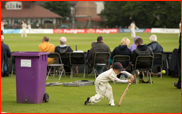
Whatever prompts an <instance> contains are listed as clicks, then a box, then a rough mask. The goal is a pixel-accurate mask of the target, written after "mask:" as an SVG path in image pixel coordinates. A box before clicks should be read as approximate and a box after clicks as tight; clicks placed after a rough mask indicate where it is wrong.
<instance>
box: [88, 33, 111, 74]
mask: <svg viewBox="0 0 182 114" xmlns="http://www.w3.org/2000/svg"><path fill="white" fill-rule="evenodd" d="M96 52H111V50H110V48H109V47H108V46H107V45H106V44H104V38H103V37H102V36H99V37H98V38H97V43H95V45H94V46H93V47H92V48H91V49H90V51H89V54H88V60H89V64H90V65H91V66H93V63H94V56H95V53H96ZM96 61H99V62H100V63H107V61H108V60H107V59H102V60H97V59H96ZM107 64H108V63H107ZM95 67H96V70H97V75H99V74H101V73H102V72H103V69H104V67H98V66H95Z"/></svg>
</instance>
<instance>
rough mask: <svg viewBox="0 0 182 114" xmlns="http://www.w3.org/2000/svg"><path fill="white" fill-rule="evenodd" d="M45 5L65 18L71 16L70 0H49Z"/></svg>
mask: <svg viewBox="0 0 182 114" xmlns="http://www.w3.org/2000/svg"><path fill="white" fill-rule="evenodd" d="M44 7H45V8H46V9H49V10H50V11H52V12H54V13H56V14H58V15H60V16H62V17H63V18H66V17H69V16H70V11H71V10H70V8H69V2H68V1H48V2H45V5H44Z"/></svg>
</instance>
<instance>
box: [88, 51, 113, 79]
mask: <svg viewBox="0 0 182 114" xmlns="http://www.w3.org/2000/svg"><path fill="white" fill-rule="evenodd" d="M110 55H111V54H110V52H97V53H95V56H94V63H93V66H92V72H91V73H90V75H91V74H94V75H95V78H96V72H97V71H96V69H95V66H101V67H102V66H104V67H106V68H107V69H108V68H109V66H110V64H109V61H110ZM103 59H107V61H102V60H103ZM90 75H89V76H90Z"/></svg>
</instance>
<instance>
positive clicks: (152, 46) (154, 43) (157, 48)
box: [147, 35, 163, 77]
mask: <svg viewBox="0 0 182 114" xmlns="http://www.w3.org/2000/svg"><path fill="white" fill-rule="evenodd" d="M150 41H151V43H149V44H148V45H147V46H148V47H149V48H150V49H151V50H152V51H153V53H161V54H163V48H162V46H161V45H160V44H158V43H157V36H156V35H151V36H150ZM153 64H154V65H160V64H161V59H154V63H153ZM157 72H158V77H161V68H160V66H158V67H157Z"/></svg>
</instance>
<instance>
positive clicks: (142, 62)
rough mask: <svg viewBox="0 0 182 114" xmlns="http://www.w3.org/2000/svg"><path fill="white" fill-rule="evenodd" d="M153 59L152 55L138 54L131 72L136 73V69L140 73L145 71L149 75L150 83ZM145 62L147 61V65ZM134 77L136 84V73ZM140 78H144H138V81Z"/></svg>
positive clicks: (150, 80)
mask: <svg viewBox="0 0 182 114" xmlns="http://www.w3.org/2000/svg"><path fill="white" fill-rule="evenodd" d="M153 60H154V57H153V56H138V57H137V58H136V61H135V64H134V70H133V72H132V74H137V73H136V70H138V71H139V72H140V73H141V72H147V77H149V82H150V83H151V84H152V78H151V72H152V67H153ZM146 63H148V65H146ZM141 65H142V66H141ZM135 79H136V84H138V82H137V75H136V77H135ZM140 80H144V79H139V81H140Z"/></svg>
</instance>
